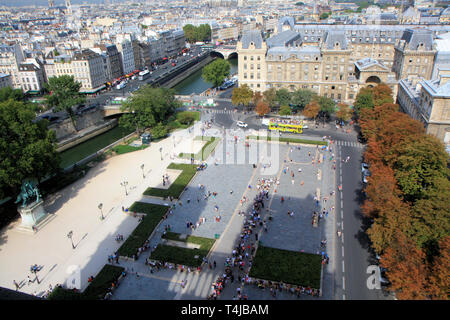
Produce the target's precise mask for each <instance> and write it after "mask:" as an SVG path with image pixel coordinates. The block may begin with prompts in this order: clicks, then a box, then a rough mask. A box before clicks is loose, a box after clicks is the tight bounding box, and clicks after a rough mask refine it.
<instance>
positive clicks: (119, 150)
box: [112, 144, 148, 154]
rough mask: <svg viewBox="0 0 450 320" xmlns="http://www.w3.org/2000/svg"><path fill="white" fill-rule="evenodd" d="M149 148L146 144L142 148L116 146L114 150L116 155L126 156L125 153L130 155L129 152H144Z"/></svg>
mask: <svg viewBox="0 0 450 320" xmlns="http://www.w3.org/2000/svg"><path fill="white" fill-rule="evenodd" d="M147 147H148V145H145V144H144V145H142V146H140V147H133V146H130V145H118V146H115V147H114V148H113V149H112V150H113V151H114V152H115V153H116V154H124V153H128V152H133V151H138V150H144V149H145V148H147Z"/></svg>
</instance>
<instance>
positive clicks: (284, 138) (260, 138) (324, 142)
mask: <svg viewBox="0 0 450 320" xmlns="http://www.w3.org/2000/svg"><path fill="white" fill-rule="evenodd" d="M247 139H253V140H267V141H272V140H273V141H279V142H292V143H304V144H318V145H322V146H327V145H328V142H326V141H320V140H307V139H297V138H286V137H281V138H278V139H277V138H273V139H272V137H271V136H267V137H265V136H247Z"/></svg>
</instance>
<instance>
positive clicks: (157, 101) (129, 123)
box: [119, 86, 181, 133]
mask: <svg viewBox="0 0 450 320" xmlns="http://www.w3.org/2000/svg"><path fill="white" fill-rule="evenodd" d="M180 106H181V104H180V102H179V101H178V100H176V99H175V91H174V90H173V89H167V88H152V87H151V86H144V87H142V88H141V89H139V90H138V91H136V93H135V94H134V95H133V96H132V97H131V99H129V100H128V101H127V102H126V103H124V104H123V106H122V108H121V110H122V111H124V114H123V115H122V116H121V117H120V119H119V124H120V125H121V126H122V127H124V128H127V129H133V128H136V131H138V133H139V132H140V131H142V130H143V129H145V128H148V127H153V126H155V125H156V124H158V123H160V122H161V123H165V122H166V120H167V119H168V118H169V117H170V116H171V115H172V114H174V113H175V111H176V109H177V108H178V107H180Z"/></svg>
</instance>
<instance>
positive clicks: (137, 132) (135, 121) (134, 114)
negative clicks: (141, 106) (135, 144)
mask: <svg viewBox="0 0 450 320" xmlns="http://www.w3.org/2000/svg"><path fill="white" fill-rule="evenodd" d="M131 113H132V114H133V117H134V123H135V124H136V134H137V135H138V136H139V126H138V122H137V120H136V112H135V111H134V110H132V111H131Z"/></svg>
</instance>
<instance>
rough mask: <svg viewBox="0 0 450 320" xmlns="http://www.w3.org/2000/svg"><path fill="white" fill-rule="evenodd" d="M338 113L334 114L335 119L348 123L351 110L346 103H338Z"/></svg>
mask: <svg viewBox="0 0 450 320" xmlns="http://www.w3.org/2000/svg"><path fill="white" fill-rule="evenodd" d="M337 107H338V111H337V112H336V117H337V118H338V119H339V120H342V121H348V120H350V119H351V118H352V113H353V112H352V110H351V109H350V107H349V105H348V104H346V103H339V104H338V105H337Z"/></svg>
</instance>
